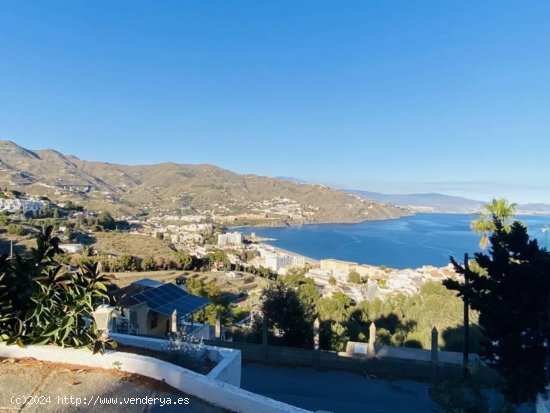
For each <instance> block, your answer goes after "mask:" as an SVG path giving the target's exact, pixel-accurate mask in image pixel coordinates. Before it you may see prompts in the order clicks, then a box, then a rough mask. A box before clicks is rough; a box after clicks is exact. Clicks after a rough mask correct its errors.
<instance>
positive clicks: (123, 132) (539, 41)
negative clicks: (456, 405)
mask: <svg viewBox="0 0 550 413" xmlns="http://www.w3.org/2000/svg"><path fill="white" fill-rule="evenodd" d="M549 21H550V2H548V1H547V0H540V1H525V2H518V1H507V0H498V1H483V2H480V1H477V0H471V1H468V0H461V1H458V0H457V1H440V0H433V1H422V0H418V1H414V2H412V1H390V0H380V1H371V0H369V1H366V0H363V1H342V2H335V1H320V0H315V1H237V0H235V1H225V0H224V1H213V0H208V1H162V2H158V1H149V2H141V1H136V0H133V1H116V2H113V1H94V2H90V1H79V0H74V1H70V2H67V1H48V2H44V1H24V2H23V1H19V2H16V1H7V0H0V139H9V140H13V141H14V142H16V143H18V144H20V145H22V146H25V147H27V148H30V149H40V148H55V149H57V150H59V151H61V152H64V153H69V154H74V155H76V156H78V157H80V158H83V159H89V160H106V161H110V162H118V163H131V164H139V163H157V162H165V161H172V162H178V163H211V164H215V165H218V166H221V167H224V168H228V169H231V170H234V171H237V172H246V173H255V174H260V175H269V176H292V177H297V178H301V179H304V180H308V181H314V182H322V183H328V184H332V185H337V186H340V187H347V188H356V189H367V190H376V191H380V192H432V191H438V192H443V193H449V194H458V195H465V196H470V197H475V198H478V199H489V198H491V197H493V196H506V197H508V198H510V199H511V200H514V201H519V202H525V201H544V202H550V24H548V22H549Z"/></svg>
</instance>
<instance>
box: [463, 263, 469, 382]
mask: <svg viewBox="0 0 550 413" xmlns="http://www.w3.org/2000/svg"><path fill="white" fill-rule="evenodd" d="M469 275H470V266H469V264H468V253H466V254H464V287H465V288H464V290H465V292H466V294H464V297H463V298H464V354H463V357H462V368H463V370H462V374H463V376H464V378H467V377H468V362H469V360H468V359H469V356H470V314H469V310H470V308H469V307H470V303H469V301H468V293H469V290H468V281H469Z"/></svg>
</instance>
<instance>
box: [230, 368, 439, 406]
mask: <svg viewBox="0 0 550 413" xmlns="http://www.w3.org/2000/svg"><path fill="white" fill-rule="evenodd" d="M241 387H242V388H244V389H246V390H249V391H252V392H254V393H259V394H263V395H264V396H267V397H271V398H273V399H275V400H279V401H282V402H285V403H289V404H292V405H295V406H298V407H302V408H304V409H308V410H313V411H316V410H325V411H330V412H334V413H350V412H353V413H355V412H368V413H386V412H390V413H401V412H403V413H411V412H437V411H438V409H437V408H436V405H435V403H434V402H433V401H432V400H431V399H430V397H429V396H428V384H426V383H422V382H416V381H410V380H400V381H388V380H380V379H369V378H366V377H363V376H361V375H357V374H353V373H348V372H343V371H325V372H321V371H318V370H315V369H310V368H302V367H297V368H290V367H273V366H266V365H262V364H255V363H245V364H243V369H242V380H241Z"/></svg>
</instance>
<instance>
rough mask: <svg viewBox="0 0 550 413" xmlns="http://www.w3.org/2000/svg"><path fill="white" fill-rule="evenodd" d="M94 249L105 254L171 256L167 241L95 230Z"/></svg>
mask: <svg viewBox="0 0 550 413" xmlns="http://www.w3.org/2000/svg"><path fill="white" fill-rule="evenodd" d="M94 237H95V239H96V242H95V244H94V249H96V250H97V251H99V252H104V253H107V254H115V255H123V254H130V255H134V256H137V257H148V256H153V257H172V255H173V253H174V252H173V251H172V250H171V249H170V248H169V247H168V242H167V241H164V240H159V239H157V238H154V237H151V236H146V235H136V234H127V233H120V234H117V233H111V232H96V233H94Z"/></svg>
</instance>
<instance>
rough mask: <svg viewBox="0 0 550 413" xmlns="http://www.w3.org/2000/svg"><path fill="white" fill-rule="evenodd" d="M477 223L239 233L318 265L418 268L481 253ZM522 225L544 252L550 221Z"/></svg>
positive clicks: (433, 219) (458, 217) (441, 220)
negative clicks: (337, 262) (338, 263)
mask: <svg viewBox="0 0 550 413" xmlns="http://www.w3.org/2000/svg"><path fill="white" fill-rule="evenodd" d="M474 218H475V215H466V214H464V215H462V214H417V215H415V216H412V217H405V218H400V219H396V220H388V221H371V222H365V223H361V224H321V225H301V226H295V227H287V228H239V231H242V232H243V233H244V234H250V233H252V232H255V233H256V235H258V236H261V237H267V238H275V239H276V240H277V241H273V242H269V244H271V245H273V246H276V247H279V248H283V249H287V250H290V251H293V252H296V253H298V254H302V255H305V256H308V257H311V258H315V259H322V258H336V259H339V260H345V261H354V262H359V263H362V264H373V265H385V266H387V267H392V268H416V267H420V266H422V265H427V264H430V265H435V266H445V265H447V264H448V263H449V255H453V256H454V257H456V258H457V259H458V260H459V261H462V258H463V257H464V253H465V252H468V253H470V254H473V253H474V252H476V251H478V249H479V247H478V244H479V239H480V235H479V234H475V233H472V231H471V230H470V221H471V220H472V219H474ZM518 219H520V220H521V221H522V222H523V223H524V224H526V225H527V228H528V229H529V233H530V235H531V236H532V237H536V238H537V239H538V240H539V244H540V245H541V246H544V245H545V235H544V234H543V233H542V228H543V227H544V225H550V216H542V215H523V216H521V215H520V216H518ZM549 237H550V234H549ZM549 243H550V241H549ZM548 247H550V245H549V246H548Z"/></svg>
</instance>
